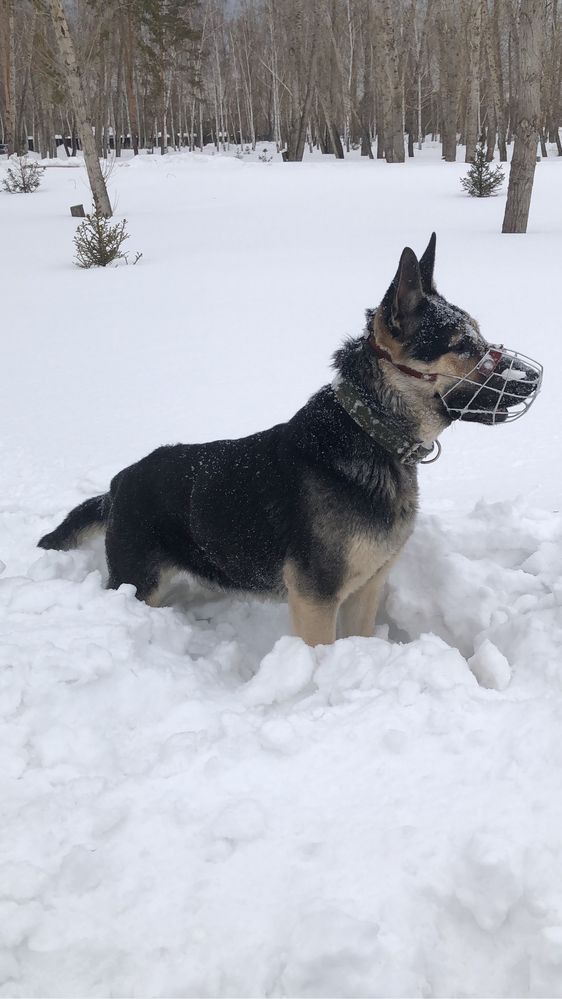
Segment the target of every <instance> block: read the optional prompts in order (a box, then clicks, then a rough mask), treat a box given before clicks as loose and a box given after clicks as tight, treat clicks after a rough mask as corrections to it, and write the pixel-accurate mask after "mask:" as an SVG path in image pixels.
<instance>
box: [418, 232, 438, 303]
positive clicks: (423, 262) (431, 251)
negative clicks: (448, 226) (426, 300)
mask: <svg viewBox="0 0 562 999" xmlns="http://www.w3.org/2000/svg"><path fill="white" fill-rule="evenodd" d="M436 242H437V236H436V235H435V233H434V232H432V233H431V237H430V240H429V243H428V244H427V246H426V248H425V251H424V254H423V256H422V257H420V274H421V282H422V288H423V290H424V291H425V293H426V295H430V294H431V292H432V291H435V290H436V289H435V282H434V280H433V268H434V267H435V244H436Z"/></svg>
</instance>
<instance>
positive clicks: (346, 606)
mask: <svg viewBox="0 0 562 999" xmlns="http://www.w3.org/2000/svg"><path fill="white" fill-rule="evenodd" d="M393 562H394V559H389V561H388V562H386V563H385V564H384V565H383V566H381V568H380V569H378V570H377V572H375V574H374V575H373V576H371V578H370V579H368V580H367V582H366V583H363V586H360V587H359V589H358V590H355V592H354V593H350V595H349V596H348V598H347V600H345V601H344V602H343V604H342V605H341V609H340V628H341V637H342V638H350V637H351V636H352V635H360V636H362V637H364V638H370V637H371V635H372V634H373V633H374V630H375V618H376V616H377V610H378V607H379V603H380V598H381V595H382V591H383V587H384V583H385V580H386V577H387V575H388V571H389V569H390V567H391V565H392V563H393Z"/></svg>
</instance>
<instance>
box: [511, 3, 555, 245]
mask: <svg viewBox="0 0 562 999" xmlns="http://www.w3.org/2000/svg"><path fill="white" fill-rule="evenodd" d="M544 17H545V2H544V0H520V2H519V7H518V11H517V21H518V23H517V29H518V31H517V34H518V42H519V80H518V99H517V120H516V122H515V145H514V149H513V158H512V160H511V169H510V171H509V185H508V190H507V204H506V206H505V215H504V219H503V226H502V232H527V221H528V218H529V208H530V205H531V193H532V190H533V179H534V176H535V166H536V161H537V142H538V140H539V130H540V122H541V93H540V83H541V70H542V56H543V42H544Z"/></svg>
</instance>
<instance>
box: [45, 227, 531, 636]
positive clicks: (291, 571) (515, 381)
mask: <svg viewBox="0 0 562 999" xmlns="http://www.w3.org/2000/svg"><path fill="white" fill-rule="evenodd" d="M434 261H435V233H433V235H432V237H431V239H430V241H429V245H428V246H427V249H426V250H425V252H424V254H423V256H422V257H421V259H420V260H419V261H418V259H417V258H416V255H415V253H414V252H413V250H411V249H410V248H409V247H406V248H405V249H404V251H403V253H402V256H401V258H400V263H399V266H398V271H397V273H396V276H395V278H394V280H393V281H392V283H391V285H390V287H389V289H388V291H387V293H386V295H385V296H384V298H383V300H382V303H381V305H380V306H379V308H378V309H375V310H369V311H368V312H367V325H366V329H365V331H364V333H363V334H362V335H361V336H359V337H356V338H353V339H349V340H348V341H347V342H346V343H344V345H343V346H342V347H341V348H340V349H339V350H338V351H337V352H336V354H335V355H334V367H335V369H336V372H337V376H336V379H335V381H334V383H332V384H331V385H325V386H324V387H323V388H321V389H320V390H319V391H318V392H317V393H316V394H315V395H313V396H312V398H311V399H309V401H308V402H307V403H306V404H305V405H304V406H303V408H302V409H300V410H299V411H298V412H297V413H296V414H295V416H293V417H292V419H290V420H289V421H288V422H287V423H281V424H279V425H278V426H275V427H272V428H271V429H270V430H264V431H262V432H260V433H256V434H252V435H251V436H250V437H244V438H242V439H240V440H225V441H214V442H212V443H207V444H176V445H173V446H165V447H160V448H158V449H157V450H156V451H153V452H152V454H149V455H148V456H147V457H146V458H142V459H141V460H140V461H138V462H136V463H135V464H134V465H131V466H130V467H129V468H126V469H125V470H124V471H122V472H119V473H118V474H117V475H116V476H115V478H114V479H113V481H112V482H111V486H110V490H109V493H106V494H105V495H103V496H96V497H94V498H92V499H89V500H86V501H85V502H84V503H82V504H81V505H80V506H78V507H76V508H75V509H74V510H72V511H71V512H70V513H69V514H68V516H67V517H66V519H65V520H64V521H63V522H62V523H61V524H60V526H59V527H57V528H56V530H54V531H53V532H52V533H51V534H47V535H45V537H43V538H42V539H41V540H40V542H39V546H40V547H41V548H47V549H68V548H73V547H75V546H77V545H78V544H79V543H80V541H81V539H83V538H84V537H85V536H86V534H87V533H88V532H89V531H91V530H92V529H100V530H101V529H104V528H105V531H106V539H105V544H106V553H107V562H108V567H109V582H108V586H109V587H110V588H117V587H118V586H120V584H121V583H132V584H133V585H134V586H135V587H136V591H137V597H138V598H139V600H144V601H146V603H147V604H149V605H151V606H157V605H158V603H159V594H160V593H161V592H162V587H163V584H164V582H165V581H167V579H166V578H167V577H168V578H169V573H170V572H171V573H175V572H178V571H179V572H181V571H187V572H188V573H190V574H191V575H193V576H195V577H196V578H198V579H199V580H202V581H204V582H205V583H210V584H213V585H214V586H216V587H218V588H220V589H221V590H227V591H235V592H245V593H250V594H255V595H262V596H263V595H271V596H273V595H276V596H280V597H282V598H283V597H285V598H288V602H289V608H290V612H291V619H292V626H293V630H294V633H295V634H296V635H298V636H300V637H301V638H302V639H304V641H305V642H307V643H308V644H310V645H317V644H328V643H331V642H333V641H334V640H335V638H336V629H337V627H338V617H339V634H340V635H341V636H342V637H343V636H348V635H365V636H369V635H371V634H372V632H373V628H374V622H375V616H376V611H377V605H378V602H379V598H380V594H381V588H382V586H383V583H384V580H385V577H386V575H387V573H388V570H389V568H390V567H391V565H392V563H393V561H394V560H395V559H396V557H397V555H398V554H399V553H400V551H401V549H402V548H403V546H404V543H405V542H406V540H407V538H408V537H409V535H410V534H411V532H412V530H413V526H414V520H415V516H416V509H417V504H418V488H417V467H416V466H417V463H418V462H419V461H420V460H423V459H424V457H427V456H428V455H429V454H430V452H431V450H432V448H433V446H434V442H436V440H437V438H438V436H439V434H440V433H441V432H442V431H443V430H444V429H445V428H446V427H447V426H448V425H449V424H450V423H451V422H452V420H453V419H465V420H476V421H478V422H480V423H493V422H501V421H503V420H506V419H508V418H509V407H510V406H511V405H516V404H518V403H521V402H525V403H526V405H528V402H529V400H530V399H532V398H533V397H534V396H535V395H536V392H537V390H538V388H539V385H540V366H539V365H536V364H534V363H533V362H529V363H527V360H528V359H525V360H520V355H515V354H513V353H511V352H503V351H502V350H501V349H497V350H493V349H492V350H490V349H489V344H488V343H487V342H486V341H485V340H484V338H483V337H482V335H481V334H480V331H479V328H478V324H477V322H476V320H474V319H473V318H472V317H471V316H469V315H468V313H467V312H464V311H463V309H460V308H458V307H457V306H455V305H451V304H450V303H449V302H447V301H446V299H445V298H443V297H442V296H441V295H439V294H438V293H437V291H436V288H435V284H434V282H433V268H434ZM490 355H491V358H490ZM510 358H511V360H510ZM514 358H516V360H515V361H514ZM511 374H512V375H513V377H510V376H511ZM475 386H476V389H475ZM506 386H507V387H508V388H509V392H508V393H507V396H506V395H505V392H504V389H505V388H506ZM445 400H446V401H445ZM498 400H500V402H501V405H500V404H499V402H498Z"/></svg>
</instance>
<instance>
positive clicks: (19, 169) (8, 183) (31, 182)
mask: <svg viewBox="0 0 562 999" xmlns="http://www.w3.org/2000/svg"><path fill="white" fill-rule="evenodd" d="M10 162H11V164H12V165H11V166H10V167H8V172H7V174H6V176H5V177H4V179H3V181H2V187H3V188H4V190H5V191H8V192H9V194H33V191H36V190H37V188H38V187H39V185H40V183H41V179H42V177H43V174H44V173H45V167H42V166H39V164H38V163H37V162H36V161H35V160H30V159H29V157H27V156H17V157H13V158H12V160H11V161H10Z"/></svg>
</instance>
